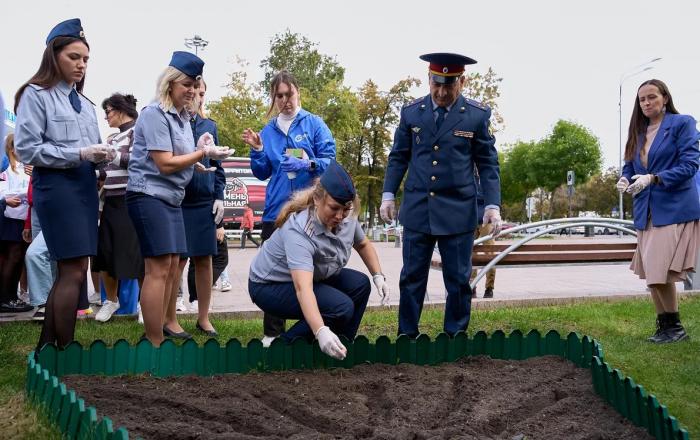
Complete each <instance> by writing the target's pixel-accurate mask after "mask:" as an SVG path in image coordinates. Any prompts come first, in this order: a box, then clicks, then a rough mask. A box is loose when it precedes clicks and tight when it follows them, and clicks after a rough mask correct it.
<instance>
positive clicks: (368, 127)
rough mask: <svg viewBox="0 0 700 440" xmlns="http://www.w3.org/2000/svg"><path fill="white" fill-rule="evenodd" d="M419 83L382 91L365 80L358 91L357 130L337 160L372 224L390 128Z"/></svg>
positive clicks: (408, 82)
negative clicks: (353, 181)
mask: <svg viewBox="0 0 700 440" xmlns="http://www.w3.org/2000/svg"><path fill="white" fill-rule="evenodd" d="M419 84H420V81H419V80H417V79H415V78H410V77H409V78H406V79H404V80H401V81H399V82H397V83H396V84H394V85H393V86H392V87H391V88H390V89H389V90H388V91H382V90H380V89H379V87H378V86H377V84H376V83H375V82H374V81H372V80H368V81H366V82H365V83H364V84H363V86H362V87H361V88H360V90H359V92H358V94H357V95H358V107H357V113H358V118H359V122H360V130H359V131H358V132H357V134H356V136H355V137H354V138H353V139H351V140H350V141H349V142H348V144H347V149H346V150H344V151H341V152H339V154H338V160H339V161H340V162H341V163H342V164H343V165H344V166H346V167H347V169H348V171H349V172H350V173H351V174H352V175H353V177H354V179H355V184H356V186H357V187H358V191H360V194H361V195H362V200H363V204H364V206H365V209H366V211H367V212H369V221H370V224H373V221H374V215H375V210H376V209H375V208H376V207H377V206H378V205H379V203H380V202H381V191H382V186H383V182H384V172H385V170H386V160H387V154H388V152H389V151H390V150H391V145H392V141H393V136H392V128H393V127H395V126H396V125H397V124H398V122H399V114H400V110H401V107H403V105H405V104H406V103H407V102H409V101H411V100H412V99H413V98H412V97H411V96H410V94H409V91H410V90H411V88H412V87H415V86H417V85H419Z"/></svg>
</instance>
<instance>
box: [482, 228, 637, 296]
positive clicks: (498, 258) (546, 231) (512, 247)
mask: <svg viewBox="0 0 700 440" xmlns="http://www.w3.org/2000/svg"><path fill="white" fill-rule="evenodd" d="M633 225H634V222H632V221H631V220H620V219H614V218H599V217H573V218H562V219H555V220H543V221H540V222H534V223H528V224H525V225H520V226H516V227H514V228H509V229H506V230H504V231H500V232H499V233H498V234H497V235H496V237H500V236H502V235H508V234H512V233H513V232H517V231H521V230H524V229H531V228H536V227H540V226H544V227H545V228H544V229H543V230H541V231H538V232H536V233H534V234H531V235H527V236H526V237H523V238H522V239H521V240H518V241H517V242H515V243H513V244H512V245H510V246H508V247H507V248H506V249H505V250H503V251H502V252H500V253H499V254H498V255H497V256H496V257H495V258H494V259H493V260H491V261H490V262H489V263H488V264H487V265H486V266H484V267H482V268H481V270H480V271H479V273H478V274H477V276H476V278H474V281H472V282H471V283H470V284H469V286H470V287H471V288H472V289H473V288H474V287H475V286H476V283H478V282H479V280H480V279H481V278H483V277H484V275H486V273H487V272H488V271H489V270H491V268H493V267H494V266H496V265H497V264H498V262H499V261H501V260H502V259H504V258H505V257H506V256H507V255H508V254H509V253H511V252H513V251H515V250H516V249H518V248H519V247H520V246H522V245H524V244H525V243H527V242H529V241H531V240H533V239H535V238H538V237H541V236H543V235H545V234H550V233H552V232H553V231H558V230H561V229H566V228H571V227H579V226H600V227H607V228H610V229H615V230H618V231H622V232H625V233H627V234H630V235H633V236H637V232H636V231H635V230H633V229H630V228H629V227H628V226H633ZM491 238H494V237H493V236H492V235H486V236H484V237H479V239H477V240H475V241H474V245H477V244H481V243H483V242H485V241H488V240H490V239H491Z"/></svg>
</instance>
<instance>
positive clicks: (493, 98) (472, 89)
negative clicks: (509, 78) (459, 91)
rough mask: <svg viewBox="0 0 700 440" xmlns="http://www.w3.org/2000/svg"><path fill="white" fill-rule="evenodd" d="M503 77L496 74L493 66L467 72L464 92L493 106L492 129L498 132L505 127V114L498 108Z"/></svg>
mask: <svg viewBox="0 0 700 440" xmlns="http://www.w3.org/2000/svg"><path fill="white" fill-rule="evenodd" d="M501 81H503V78H500V77H498V76H497V75H496V72H494V71H493V69H492V68H491V67H489V70H488V71H487V72H486V73H484V74H481V73H478V72H472V73H469V74H467V82H466V84H465V85H464V90H463V93H464V95H465V96H467V97H468V98H472V99H474V100H477V101H480V102H482V103H484V104H486V105H488V106H489V107H491V131H492V132H493V133H497V132H499V131H501V130H503V129H504V128H505V124H504V120H503V115H501V112H500V111H499V110H498V98H499V97H500V96H501V90H500V85H501Z"/></svg>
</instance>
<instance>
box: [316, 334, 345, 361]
mask: <svg viewBox="0 0 700 440" xmlns="http://www.w3.org/2000/svg"><path fill="white" fill-rule="evenodd" d="M316 339H318V345H319V347H321V351H322V352H324V353H326V354H327V355H328V356H330V357H332V358H335V359H338V360H341V361H342V360H343V359H345V356H346V355H347V354H348V350H347V348H345V346H344V345H343V343H342V342H340V339H338V336H336V335H335V333H333V332H332V331H331V329H329V328H328V326H325V325H324V326H323V327H321V328H320V329H318V331H317V332H316Z"/></svg>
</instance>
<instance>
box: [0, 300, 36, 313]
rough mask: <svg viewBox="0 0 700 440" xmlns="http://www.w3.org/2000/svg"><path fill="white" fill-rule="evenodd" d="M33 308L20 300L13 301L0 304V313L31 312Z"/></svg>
mask: <svg viewBox="0 0 700 440" xmlns="http://www.w3.org/2000/svg"><path fill="white" fill-rule="evenodd" d="M33 308H34V307H33V306H32V305H31V304H27V303H26V302H24V301H22V300H20V299H13V300H10V301H8V302H4V303H2V304H0V313H22V312H28V311H30V310H32V309H33Z"/></svg>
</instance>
